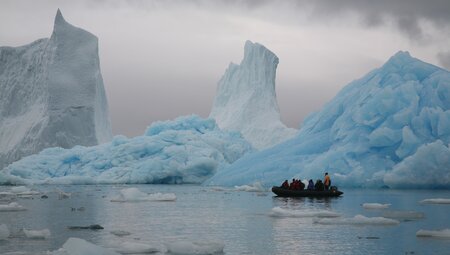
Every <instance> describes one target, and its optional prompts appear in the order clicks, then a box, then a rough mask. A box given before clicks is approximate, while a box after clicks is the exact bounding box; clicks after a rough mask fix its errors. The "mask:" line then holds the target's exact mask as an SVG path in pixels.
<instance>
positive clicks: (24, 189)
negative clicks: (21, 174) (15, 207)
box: [11, 186, 30, 193]
mask: <svg viewBox="0 0 450 255" xmlns="http://www.w3.org/2000/svg"><path fill="white" fill-rule="evenodd" d="M27 191H30V189H29V188H27V187H26V186H17V187H12V188H11V192H12V193H22V192H27Z"/></svg>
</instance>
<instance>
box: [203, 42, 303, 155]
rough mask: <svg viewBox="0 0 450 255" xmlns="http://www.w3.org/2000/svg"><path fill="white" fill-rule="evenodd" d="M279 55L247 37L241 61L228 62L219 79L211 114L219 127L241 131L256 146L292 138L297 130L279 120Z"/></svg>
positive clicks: (261, 146)
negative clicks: (276, 86)
mask: <svg viewBox="0 0 450 255" xmlns="http://www.w3.org/2000/svg"><path fill="white" fill-rule="evenodd" d="M277 65H278V57H277V56H276V55H275V54H274V53H273V52H271V51H270V50H268V49H267V48H266V47H264V46H263V45H261V44H258V43H252V42H251V41H247V42H246V43H245V48H244V59H243V60H242V62H241V64H240V65H236V64H233V63H231V64H230V65H229V67H228V69H227V70H226V72H225V74H224V75H223V77H222V78H221V79H220V81H219V84H218V87H217V94H216V98H215V100H214V105H213V108H212V110H211V113H210V117H211V118H214V119H215V120H216V122H217V124H218V125H219V127H220V128H222V129H225V130H234V131H240V132H241V133H242V135H243V136H244V138H246V139H247V140H248V141H249V142H250V143H251V144H252V145H253V146H255V147H256V148H259V149H261V148H266V147H270V146H272V145H275V144H277V143H279V142H281V141H284V140H286V139H288V138H291V137H293V136H294V135H295V133H296V131H297V130H295V129H292V128H287V127H286V126H285V125H284V124H283V123H282V122H281V120H280V111H279V108H278V103H277V99H276V93H275V76H276V69H277Z"/></svg>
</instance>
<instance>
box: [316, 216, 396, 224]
mask: <svg viewBox="0 0 450 255" xmlns="http://www.w3.org/2000/svg"><path fill="white" fill-rule="evenodd" d="M313 222H314V223H317V224H324V225H375V226H377V225H379V226H383V225H397V224H400V222H399V221H398V220H394V219H388V218H384V217H366V216H363V215H356V216H355V217H353V218H333V219H320V218H316V219H314V220H313Z"/></svg>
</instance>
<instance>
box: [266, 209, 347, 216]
mask: <svg viewBox="0 0 450 255" xmlns="http://www.w3.org/2000/svg"><path fill="white" fill-rule="evenodd" d="M269 215H270V216H272V217H295V218H306V217H318V218H333V217H340V216H341V214H340V213H337V212H332V211H328V210H290V209H284V208H281V207H274V208H272V210H271V211H270V213H269Z"/></svg>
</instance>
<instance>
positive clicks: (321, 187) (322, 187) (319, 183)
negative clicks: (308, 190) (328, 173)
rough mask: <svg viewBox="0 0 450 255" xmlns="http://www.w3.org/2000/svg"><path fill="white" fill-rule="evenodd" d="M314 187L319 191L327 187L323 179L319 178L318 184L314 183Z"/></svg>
mask: <svg viewBox="0 0 450 255" xmlns="http://www.w3.org/2000/svg"><path fill="white" fill-rule="evenodd" d="M314 188H315V189H316V190H317V191H323V190H324V189H325V187H324V186H323V182H322V180H317V181H316V184H315V185H314Z"/></svg>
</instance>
